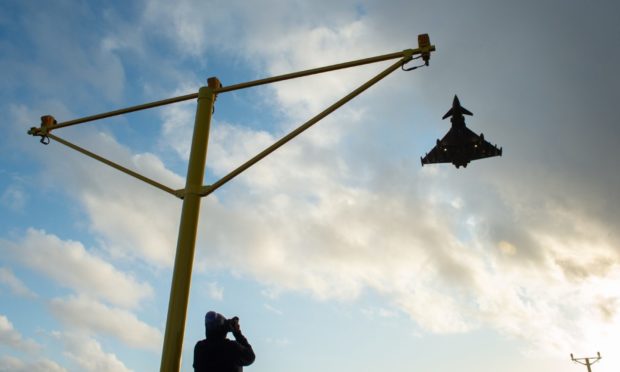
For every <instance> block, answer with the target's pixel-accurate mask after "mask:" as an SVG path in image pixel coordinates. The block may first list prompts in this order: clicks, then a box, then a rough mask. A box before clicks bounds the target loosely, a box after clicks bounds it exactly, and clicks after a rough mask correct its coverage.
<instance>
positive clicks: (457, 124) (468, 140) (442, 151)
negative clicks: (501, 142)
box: [420, 96, 502, 168]
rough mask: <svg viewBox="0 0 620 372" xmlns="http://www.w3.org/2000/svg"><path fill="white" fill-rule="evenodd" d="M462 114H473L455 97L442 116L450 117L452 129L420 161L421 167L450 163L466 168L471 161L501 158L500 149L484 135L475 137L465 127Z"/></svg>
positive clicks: (475, 135) (474, 134)
mask: <svg viewBox="0 0 620 372" xmlns="http://www.w3.org/2000/svg"><path fill="white" fill-rule="evenodd" d="M463 114H465V115H470V116H472V115H473V114H472V113H471V112H470V111H469V110H467V109H466V108H464V107H462V106H461V104H460V102H459V99H458V97H457V96H454V101H453V103H452V108H451V109H450V110H449V111H448V112H447V113H446V114H445V115H444V116H443V118H444V119H445V118H447V117H451V118H450V121H451V123H452V127H451V128H450V130H449V131H448V133H446V135H445V136H444V137H443V138H442V139H441V140H439V139H438V140H437V144H436V146H435V147H433V149H432V150H431V151H430V152H429V153H427V154H426V155H425V156H424V157H423V158H421V159H420V161H421V163H422V166H424V164H433V163H452V164H454V166H455V167H457V168H459V167H461V166H463V167H467V164H468V163H469V162H470V161H472V160H477V159H483V158H488V157H492V156H502V148H501V147H500V148H497V146H495V145H492V144H490V143H489V142H487V141H486V140H485V139H484V135H483V134H480V135H477V134H476V133H474V132H473V131H471V130H470V129H469V128H467V127H466V126H465V118H464V117H463Z"/></svg>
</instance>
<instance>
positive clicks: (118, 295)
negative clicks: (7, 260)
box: [5, 229, 153, 307]
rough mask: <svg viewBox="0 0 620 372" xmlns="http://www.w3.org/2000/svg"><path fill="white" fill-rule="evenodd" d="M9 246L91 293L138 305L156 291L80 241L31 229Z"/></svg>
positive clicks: (20, 257)
mask: <svg viewBox="0 0 620 372" xmlns="http://www.w3.org/2000/svg"><path fill="white" fill-rule="evenodd" d="M7 246H8V249H6V248H5V251H6V252H7V253H8V254H10V255H11V256H12V257H13V259H14V260H17V261H19V262H21V263H22V264H23V265H25V266H28V267H30V268H31V269H34V270H36V271H37V272H39V273H41V274H43V275H45V276H47V277H49V278H51V279H53V280H55V281H56V282H58V283H59V284H60V285H62V286H64V287H68V288H71V289H73V290H75V291H77V292H78V293H81V294H84V295H87V296H91V297H94V298H100V299H104V300H106V301H109V302H110V303H113V304H117V305H121V306H127V307H136V306H137V305H138V304H139V303H140V301H142V300H143V299H145V298H149V297H151V296H152V294H153V289H152V288H151V287H150V286H149V285H148V284H147V283H140V282H138V281H137V280H136V279H135V278H134V277H132V276H131V275H128V274H126V273H124V272H121V271H119V270H117V269H116V268H114V266H112V265H111V264H110V263H108V262H107V261H105V260H103V259H102V258H100V257H97V256H96V255H94V254H93V253H91V252H90V251H88V250H86V249H85V248H84V246H83V245H82V244H81V243H79V242H76V241H70V240H69V241H63V240H61V239H59V238H58V237H57V236H55V235H51V234H47V233H45V232H44V231H40V230H35V229H28V231H27V233H26V236H25V237H24V238H23V240H21V241H20V242H18V243H12V244H10V245H8V244H7Z"/></svg>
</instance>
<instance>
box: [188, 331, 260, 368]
mask: <svg viewBox="0 0 620 372" xmlns="http://www.w3.org/2000/svg"><path fill="white" fill-rule="evenodd" d="M233 335H234V336H235V340H236V341H232V340H229V339H227V338H225V337H224V338H219V337H217V338H216V337H207V338H206V339H205V340H200V341H198V342H197V343H196V346H195V347H194V371H195V372H241V371H243V366H249V365H250V364H252V363H253V362H254V359H255V358H256V357H255V355H254V350H252V346H251V345H250V344H249V343H248V340H247V339H246V338H245V337H244V336H243V335H242V334H241V333H240V332H236V333H233Z"/></svg>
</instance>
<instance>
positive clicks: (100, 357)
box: [59, 334, 131, 372]
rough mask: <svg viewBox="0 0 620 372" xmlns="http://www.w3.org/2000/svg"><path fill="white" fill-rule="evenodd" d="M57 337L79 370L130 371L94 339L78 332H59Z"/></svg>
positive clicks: (100, 371) (99, 371)
mask: <svg viewBox="0 0 620 372" xmlns="http://www.w3.org/2000/svg"><path fill="white" fill-rule="evenodd" d="M59 337H60V338H61V340H62V341H63V342H64V344H65V347H66V351H65V355H67V356H68V357H69V358H70V359H71V360H73V361H74V362H75V363H76V364H77V365H78V366H79V367H80V370H81V371H93V372H108V371H109V372H124V371H127V372H128V371H131V369H129V368H127V367H126V366H125V365H124V364H123V362H122V361H120V360H119V359H118V358H117V357H116V355H115V354H113V353H106V352H105V351H104V350H103V349H102V347H101V344H99V342H97V340H95V339H92V338H89V337H85V336H81V335H78V334H61V335H59Z"/></svg>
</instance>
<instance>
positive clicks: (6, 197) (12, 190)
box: [0, 185, 28, 211]
mask: <svg viewBox="0 0 620 372" xmlns="http://www.w3.org/2000/svg"><path fill="white" fill-rule="evenodd" d="M27 200H28V195H26V193H25V192H24V190H22V188H20V187H19V186H17V185H10V186H8V187H7V188H6V189H5V190H4V192H3V193H2V196H0V202H1V203H2V204H3V205H5V206H7V207H9V208H10V209H12V210H14V211H22V210H23V209H24V206H25V205H26V202H27Z"/></svg>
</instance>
